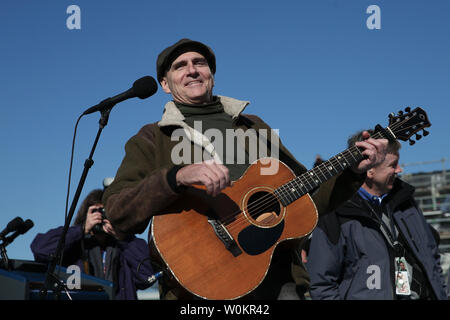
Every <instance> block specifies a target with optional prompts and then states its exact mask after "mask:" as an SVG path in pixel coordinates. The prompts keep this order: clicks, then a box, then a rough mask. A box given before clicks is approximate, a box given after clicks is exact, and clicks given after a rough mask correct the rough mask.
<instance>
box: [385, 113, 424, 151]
mask: <svg viewBox="0 0 450 320" xmlns="http://www.w3.org/2000/svg"><path fill="white" fill-rule="evenodd" d="M430 126H431V123H430V121H429V120H428V116H427V114H426V112H425V111H424V110H423V109H422V108H419V107H417V108H415V109H414V110H411V108H410V107H407V108H405V111H399V112H398V113H397V115H395V114H394V113H391V114H390V115H389V126H388V128H389V129H390V131H392V133H393V134H394V136H395V138H396V139H399V140H402V141H407V140H409V144H410V145H413V144H414V143H416V142H415V141H414V140H413V139H411V137H412V136H413V135H414V134H415V135H416V136H415V138H416V140H420V139H421V138H422V135H423V136H427V135H428V134H429V132H428V131H426V130H425V128H427V127H430ZM420 130H423V132H422V135H420V134H418V132H419V131H420Z"/></svg>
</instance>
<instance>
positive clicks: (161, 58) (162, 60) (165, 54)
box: [156, 38, 216, 82]
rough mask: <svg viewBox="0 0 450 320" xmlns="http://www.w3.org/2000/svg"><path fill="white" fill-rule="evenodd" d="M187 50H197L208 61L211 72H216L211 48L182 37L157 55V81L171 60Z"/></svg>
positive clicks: (170, 63) (166, 69)
mask: <svg viewBox="0 0 450 320" xmlns="http://www.w3.org/2000/svg"><path fill="white" fill-rule="evenodd" d="M189 51H194V52H198V53H200V54H201V55H203V56H204V57H205V59H206V61H207V62H208V65H209V68H210V69H211V72H212V73H213V74H215V73H216V56H215V55H214V52H213V51H212V49H211V48H210V47H208V46H207V45H205V44H203V43H201V42H198V41H193V40H190V39H186V38H184V39H181V40H179V41H178V42H177V43H175V44H173V45H171V46H170V47H167V48H166V49H164V50H163V51H162V52H161V53H160V54H159V55H158V59H157V60H156V76H157V78H158V82H161V80H162V78H163V77H164V76H165V75H166V72H167V71H168V70H169V68H170V66H171V65H172V62H173V61H174V60H175V59H176V58H178V57H179V56H180V55H182V54H183V53H186V52H189Z"/></svg>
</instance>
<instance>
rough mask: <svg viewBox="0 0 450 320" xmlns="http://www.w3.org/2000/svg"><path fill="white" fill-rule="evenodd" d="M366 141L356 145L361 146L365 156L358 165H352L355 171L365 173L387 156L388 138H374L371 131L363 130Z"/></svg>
mask: <svg viewBox="0 0 450 320" xmlns="http://www.w3.org/2000/svg"><path fill="white" fill-rule="evenodd" d="M363 138H364V139H365V140H364V141H358V142H356V143H355V145H356V146H357V147H358V148H360V150H361V153H362V154H363V155H364V156H365V159H364V160H362V161H361V162H360V163H358V165H355V166H353V167H352V170H353V172H355V173H358V174H360V173H364V172H366V171H367V170H369V169H370V168H373V167H375V166H377V165H379V164H380V163H381V162H383V161H384V158H385V157H386V149H387V145H388V140H387V139H373V138H371V137H370V134H369V132H367V131H364V132H363Z"/></svg>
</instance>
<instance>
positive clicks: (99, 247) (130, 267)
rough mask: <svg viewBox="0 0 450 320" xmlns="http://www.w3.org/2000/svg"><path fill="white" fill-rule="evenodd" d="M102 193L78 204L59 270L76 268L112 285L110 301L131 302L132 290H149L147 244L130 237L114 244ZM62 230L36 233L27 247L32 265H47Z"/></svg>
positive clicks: (92, 194)
mask: <svg viewBox="0 0 450 320" xmlns="http://www.w3.org/2000/svg"><path fill="white" fill-rule="evenodd" d="M102 195H103V190H101V189H95V190H92V191H91V192H90V193H89V194H88V195H87V197H86V198H85V199H84V201H83V203H82V204H81V206H80V208H79V210H78V213H77V216H76V218H75V222H74V224H73V225H72V226H71V227H69V229H68V232H67V235H66V241H65V246H64V255H63V261H62V266H64V267H68V266H69V265H78V266H79V267H80V269H81V270H82V272H84V273H86V274H89V275H92V276H95V277H98V278H101V279H105V280H108V281H111V282H113V285H114V292H115V295H114V299H118V300H135V299H137V293H136V290H137V289H140V290H143V289H146V288H148V287H149V286H150V284H149V283H148V281H147V280H146V279H148V277H149V276H151V275H152V274H153V270H152V266H151V263H150V258H149V248H148V245H147V242H146V241H145V240H143V239H138V238H136V237H135V236H134V235H130V236H128V237H126V238H125V239H122V240H120V241H119V240H118V239H117V237H116V236H117V235H116V233H115V230H114V228H113V227H112V225H111V223H110V222H109V221H108V220H107V219H106V218H105V215H104V211H103V204H102V202H101V199H102ZM62 232H63V227H58V228H55V229H51V230H49V231H48V232H46V233H39V234H38V235H37V236H36V237H35V238H34V240H33V242H32V243H31V251H32V252H33V255H34V258H35V261H37V262H43V263H47V262H49V261H50V259H51V256H52V255H53V254H55V252H56V248H57V244H58V241H59V238H60V237H61V235H62Z"/></svg>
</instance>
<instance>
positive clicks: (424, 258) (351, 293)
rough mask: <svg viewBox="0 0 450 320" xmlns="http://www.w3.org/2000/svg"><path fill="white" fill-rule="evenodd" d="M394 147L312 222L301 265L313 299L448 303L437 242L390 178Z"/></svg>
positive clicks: (408, 189) (403, 188)
mask: <svg viewBox="0 0 450 320" xmlns="http://www.w3.org/2000/svg"><path fill="white" fill-rule="evenodd" d="M361 139H362V134H361V133H357V134H355V135H354V136H353V137H351V138H350V139H349V141H348V144H349V147H351V146H353V145H354V144H355V142H356V141H360V140H361ZM399 149H400V143H399V142H398V141H392V142H390V143H389V145H388V149H387V155H386V157H385V160H384V161H383V162H382V163H381V164H379V165H377V166H375V167H373V168H371V169H369V170H368V171H367V175H366V179H365V181H364V183H363V185H362V187H361V188H360V189H359V190H358V192H357V193H356V194H355V195H354V196H353V197H352V198H351V199H350V200H348V201H347V202H345V203H344V204H343V205H342V206H340V207H338V208H337V209H336V210H334V211H332V212H330V213H328V214H325V215H323V216H322V217H320V218H319V223H318V227H317V228H316V229H315V230H314V232H313V233H312V238H311V245H310V249H309V254H308V263H307V270H308V273H309V275H310V278H311V287H310V294H311V297H312V299H339V300H355V299H364V300H368V299H377V300H392V299H424V300H430V299H447V296H446V286H445V283H444V278H443V274H442V268H441V265H440V255H439V251H438V245H437V241H436V240H437V239H436V238H435V235H434V233H433V230H432V228H431V226H430V225H429V224H428V223H427V222H426V221H425V218H424V216H423V213H422V211H421V210H420V208H419V207H418V205H417V203H416V202H415V200H414V187H413V186H411V185H409V184H407V183H405V182H404V181H402V180H400V179H399V178H398V177H397V174H399V173H401V172H402V169H401V168H400V166H399V164H398V163H399V162H398V161H399V156H400V155H399Z"/></svg>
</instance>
